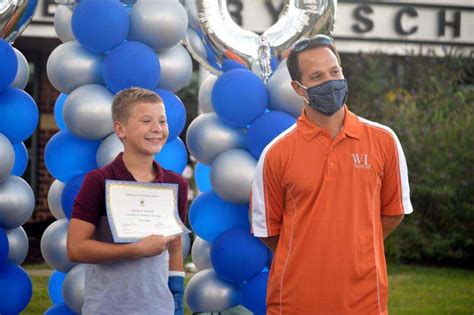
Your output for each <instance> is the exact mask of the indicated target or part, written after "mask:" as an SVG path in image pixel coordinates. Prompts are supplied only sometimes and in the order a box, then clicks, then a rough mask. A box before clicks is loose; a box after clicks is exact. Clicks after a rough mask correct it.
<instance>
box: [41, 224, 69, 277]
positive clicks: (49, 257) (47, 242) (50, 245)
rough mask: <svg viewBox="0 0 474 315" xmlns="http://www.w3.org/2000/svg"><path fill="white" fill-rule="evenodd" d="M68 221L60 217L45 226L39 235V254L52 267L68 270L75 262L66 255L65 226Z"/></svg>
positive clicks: (62, 270)
mask: <svg viewBox="0 0 474 315" xmlns="http://www.w3.org/2000/svg"><path fill="white" fill-rule="evenodd" d="M68 225H69V221H68V220H67V219H60V220H57V221H55V222H53V223H51V225H50V226H48V227H47V228H46V230H45V231H44V233H43V236H42V237H41V254H42V255H43V258H44V260H45V261H46V262H47V263H48V265H50V266H51V267H52V268H53V269H56V270H58V271H61V272H68V271H69V270H71V269H72V268H73V267H74V266H76V264H75V263H73V262H71V261H70V260H69V258H68V256H67V227H68Z"/></svg>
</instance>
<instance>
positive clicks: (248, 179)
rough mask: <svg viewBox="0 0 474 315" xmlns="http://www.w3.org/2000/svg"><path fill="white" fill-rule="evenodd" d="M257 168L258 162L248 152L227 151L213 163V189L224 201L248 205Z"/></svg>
mask: <svg viewBox="0 0 474 315" xmlns="http://www.w3.org/2000/svg"><path fill="white" fill-rule="evenodd" d="M256 168H257V160H256V159H255V158H254V157H253V155H252V154H250V153H249V152H248V151H244V150H229V151H226V152H224V153H222V154H220V155H219V156H218V157H216V158H215V159H214V161H213V162H212V166H211V184H212V188H213V190H214V191H215V192H216V194H218V195H219V196H220V197H221V198H222V199H224V200H227V201H230V202H232V203H247V202H249V200H250V190H251V188H252V180H253V175H254V174H255V169H256Z"/></svg>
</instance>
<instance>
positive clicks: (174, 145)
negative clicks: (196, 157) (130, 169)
mask: <svg viewBox="0 0 474 315" xmlns="http://www.w3.org/2000/svg"><path fill="white" fill-rule="evenodd" d="M155 160H156V161H157V162H158V163H159V164H160V165H161V166H162V167H163V168H166V169H167V170H171V171H173V172H176V173H178V174H181V173H182V172H183V171H184V169H185V167H186V164H187V163H188V152H187V151H186V146H185V145H184V143H183V141H182V140H181V139H180V138H175V139H174V140H173V141H171V142H169V143H167V144H165V146H164V147H163V148H162V149H161V151H160V152H158V153H157V154H156V155H155Z"/></svg>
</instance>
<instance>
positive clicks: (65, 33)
mask: <svg viewBox="0 0 474 315" xmlns="http://www.w3.org/2000/svg"><path fill="white" fill-rule="evenodd" d="M71 19H72V10H71V8H70V7H68V6H65V5H59V6H57V8H56V13H54V29H55V30H56V34H57V35H58V37H59V39H60V40H61V41H62V42H63V43H65V42H70V41H73V40H76V38H75V36H74V33H73V32H72V25H71Z"/></svg>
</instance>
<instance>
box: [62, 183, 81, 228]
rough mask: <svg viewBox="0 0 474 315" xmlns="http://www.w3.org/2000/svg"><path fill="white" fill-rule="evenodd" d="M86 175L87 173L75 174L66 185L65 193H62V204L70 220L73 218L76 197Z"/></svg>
mask: <svg viewBox="0 0 474 315" xmlns="http://www.w3.org/2000/svg"><path fill="white" fill-rule="evenodd" d="M85 176H86V174H80V175H77V176H74V177H73V178H71V179H70V180H69V181H68V182H67V183H66V185H64V189H63V193H62V194H61V206H62V208H63V211H64V215H65V216H66V218H67V219H68V220H71V215H72V206H73V204H74V199H76V196H77V194H78V193H79V190H81V186H82V182H83V181H84V177H85Z"/></svg>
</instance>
